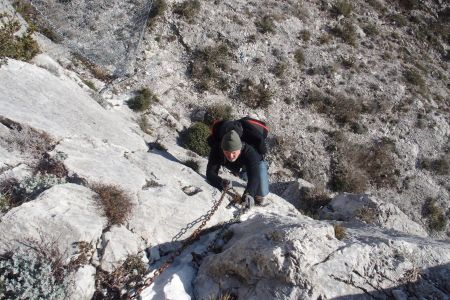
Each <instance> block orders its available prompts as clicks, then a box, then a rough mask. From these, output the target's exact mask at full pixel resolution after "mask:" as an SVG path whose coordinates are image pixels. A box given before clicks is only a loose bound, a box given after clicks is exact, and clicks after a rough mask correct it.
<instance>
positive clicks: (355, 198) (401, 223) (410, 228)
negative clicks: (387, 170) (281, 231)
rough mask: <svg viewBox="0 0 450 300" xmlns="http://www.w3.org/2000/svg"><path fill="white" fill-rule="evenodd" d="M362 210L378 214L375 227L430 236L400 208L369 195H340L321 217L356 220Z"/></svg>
mask: <svg viewBox="0 0 450 300" xmlns="http://www.w3.org/2000/svg"><path fill="white" fill-rule="evenodd" d="M362 208H370V209H373V210H374V211H375V212H376V213H375V221H374V224H375V225H378V226H381V227H384V228H388V229H394V230H397V231H401V232H406V233H410V234H414V235H418V236H422V237H426V236H428V234H427V232H426V231H425V229H423V227H422V226H420V225H419V224H418V223H416V222H414V221H412V220H411V219H409V218H408V216H407V215H406V214H405V213H403V212H402V211H401V210H400V209H399V208H398V207H396V206H395V205H393V204H391V203H385V202H382V201H380V200H378V199H376V198H375V197H373V196H369V195H367V194H348V193H343V194H340V195H338V196H336V197H334V198H333V199H332V200H331V202H330V203H329V205H327V207H325V208H323V209H322V211H321V212H320V217H321V218H326V219H335V220H346V221H348V220H352V219H355V214H356V213H357V211H358V210H360V209H362Z"/></svg>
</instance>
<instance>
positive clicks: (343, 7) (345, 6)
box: [331, 0, 353, 17]
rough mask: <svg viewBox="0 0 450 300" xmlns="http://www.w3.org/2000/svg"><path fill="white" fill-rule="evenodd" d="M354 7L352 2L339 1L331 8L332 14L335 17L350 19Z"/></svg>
mask: <svg viewBox="0 0 450 300" xmlns="http://www.w3.org/2000/svg"><path fill="white" fill-rule="evenodd" d="M352 10H353V7H352V5H351V3H350V2H348V1H346V0H338V1H336V2H335V3H334V4H333V6H332V7H331V13H332V14H333V15H335V16H340V15H342V16H344V17H349V16H350V14H351V13H352Z"/></svg>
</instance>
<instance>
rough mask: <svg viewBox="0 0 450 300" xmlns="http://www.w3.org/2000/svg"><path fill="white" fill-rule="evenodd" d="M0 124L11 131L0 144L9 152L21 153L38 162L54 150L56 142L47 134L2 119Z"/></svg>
mask: <svg viewBox="0 0 450 300" xmlns="http://www.w3.org/2000/svg"><path fill="white" fill-rule="evenodd" d="M0 123H2V124H3V125H5V126H6V127H8V128H9V129H10V131H9V133H8V134H7V135H3V136H0V144H1V145H2V146H3V147H4V148H5V149H7V150H8V151H12V152H19V153H20V154H21V155H25V156H28V157H30V158H31V159H34V160H36V159H40V158H41V157H42V156H43V154H44V153H45V152H47V151H51V150H52V149H53V148H54V145H55V141H54V140H53V139H52V138H51V137H50V135H48V134H47V133H46V132H43V131H39V130H36V129H34V128H32V127H29V126H26V125H20V124H19V123H16V122H13V121H11V120H9V119H6V118H2V117H0Z"/></svg>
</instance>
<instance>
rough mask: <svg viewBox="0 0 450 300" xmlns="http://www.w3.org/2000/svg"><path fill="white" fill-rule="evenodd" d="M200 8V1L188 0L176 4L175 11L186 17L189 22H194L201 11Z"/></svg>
mask: <svg viewBox="0 0 450 300" xmlns="http://www.w3.org/2000/svg"><path fill="white" fill-rule="evenodd" d="M200 8H201V5H200V1H198V0H187V1H184V2H181V3H179V4H177V5H175V7H174V9H173V12H174V13H175V14H177V15H179V16H181V17H183V18H185V19H186V20H187V21H188V22H189V23H192V22H193V21H194V18H195V17H196V16H197V15H198V13H199V12H200Z"/></svg>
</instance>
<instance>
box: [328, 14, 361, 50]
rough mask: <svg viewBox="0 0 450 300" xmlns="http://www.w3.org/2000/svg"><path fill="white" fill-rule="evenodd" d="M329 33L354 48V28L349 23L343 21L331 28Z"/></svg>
mask: <svg viewBox="0 0 450 300" xmlns="http://www.w3.org/2000/svg"><path fill="white" fill-rule="evenodd" d="M331 33H333V34H334V35H335V36H337V37H340V38H341V39H342V40H343V41H344V42H346V43H347V44H349V45H351V46H356V28H355V26H354V25H353V23H352V22H351V21H347V20H346V21H344V22H342V24H338V25H336V26H335V27H333V28H332V30H331Z"/></svg>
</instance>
